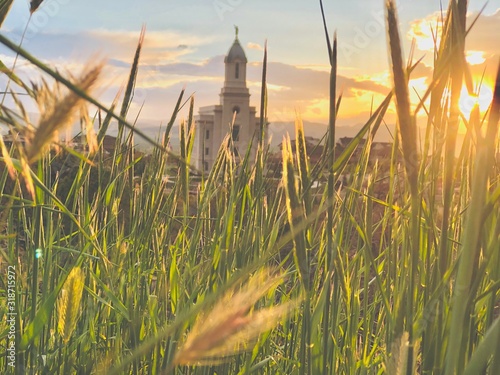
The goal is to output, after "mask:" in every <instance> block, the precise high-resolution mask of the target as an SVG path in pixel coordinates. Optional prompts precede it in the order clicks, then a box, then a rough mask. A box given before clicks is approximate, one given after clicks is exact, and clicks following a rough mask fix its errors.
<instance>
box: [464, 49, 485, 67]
mask: <svg viewBox="0 0 500 375" xmlns="http://www.w3.org/2000/svg"><path fill="white" fill-rule="evenodd" d="M465 59H466V60H467V62H468V63H469V64H470V65H481V64H482V63H484V62H485V61H486V58H485V57H484V52H483V51H467V52H466V55H465Z"/></svg>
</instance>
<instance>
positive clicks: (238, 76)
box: [234, 63, 240, 79]
mask: <svg viewBox="0 0 500 375" xmlns="http://www.w3.org/2000/svg"><path fill="white" fill-rule="evenodd" d="M234 77H235V78H236V79H238V78H240V63H236V67H235V71H234Z"/></svg>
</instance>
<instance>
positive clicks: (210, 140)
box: [194, 28, 260, 171]
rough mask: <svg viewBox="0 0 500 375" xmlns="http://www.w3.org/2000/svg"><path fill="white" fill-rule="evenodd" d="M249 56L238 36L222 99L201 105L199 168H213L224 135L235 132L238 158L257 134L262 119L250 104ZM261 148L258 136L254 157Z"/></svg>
mask: <svg viewBox="0 0 500 375" xmlns="http://www.w3.org/2000/svg"><path fill="white" fill-rule="evenodd" d="M247 62H248V60H247V58H246V55H245V51H244V50H243V47H242V46H241V44H240V41H239V39H238V28H236V36H235V39H234V42H233V44H232V46H231V48H230V49H229V52H228V53H227V55H226V57H225V59H224V64H225V78H224V86H223V87H222V89H221V92H220V94H219V96H220V103H219V104H216V105H211V106H206V107H201V108H200V109H199V114H198V116H196V118H195V126H196V136H195V147H194V157H195V166H196V167H197V168H198V169H199V170H204V171H209V170H210V169H211V168H212V166H213V164H214V162H215V160H216V158H217V153H218V151H219V148H220V146H221V144H222V142H223V140H224V138H225V137H226V136H227V135H228V134H229V135H231V136H232V148H233V149H232V152H233V153H234V155H235V157H236V159H239V158H243V157H244V156H245V153H246V152H247V149H248V146H249V144H250V142H251V141H252V139H253V138H254V136H257V134H258V130H259V123H260V119H259V118H258V117H256V110H255V107H251V106H250V93H249V91H248V87H247V83H246V73H247ZM256 150H257V137H255V139H254V140H253V143H252V155H251V158H252V160H253V158H254V156H255V152H256Z"/></svg>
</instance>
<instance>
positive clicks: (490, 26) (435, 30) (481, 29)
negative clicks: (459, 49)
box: [407, 9, 500, 56]
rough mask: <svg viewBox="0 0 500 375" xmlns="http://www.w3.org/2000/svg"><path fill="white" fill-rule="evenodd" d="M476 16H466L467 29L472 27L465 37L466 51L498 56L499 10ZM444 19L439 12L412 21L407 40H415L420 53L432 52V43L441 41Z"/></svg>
mask: <svg viewBox="0 0 500 375" xmlns="http://www.w3.org/2000/svg"><path fill="white" fill-rule="evenodd" d="M478 14H479V13H478V12H470V13H469V14H467V27H468V28H469V27H471V26H472V28H471V30H470V32H469V34H468V35H467V39H466V50H473V51H478V52H483V53H484V54H485V55H487V56H491V55H494V54H498V53H499V52H500V49H499V46H498V25H499V24H500V9H498V10H497V11H496V12H494V13H493V14H490V15H486V14H481V15H479V16H478ZM444 17H446V15H442V14H441V12H434V13H432V14H430V15H428V16H427V17H425V18H422V19H417V20H414V21H412V22H411V23H410V30H409V31H408V33H407V37H408V39H410V40H413V39H415V42H416V46H417V48H418V49H419V50H421V51H428V52H432V51H434V46H435V42H434V41H436V45H439V43H440V41H441V33H442V30H443V22H442V21H443V19H444ZM476 18H477V21H476ZM475 21H476V22H475ZM474 22H475V23H474ZM473 23H474V25H473Z"/></svg>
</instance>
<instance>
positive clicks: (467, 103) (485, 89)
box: [459, 83, 493, 119]
mask: <svg viewBox="0 0 500 375" xmlns="http://www.w3.org/2000/svg"><path fill="white" fill-rule="evenodd" d="M491 86H492V85H490V84H489V83H483V84H482V85H481V87H480V88H479V90H478V91H479V92H478V93H477V94H473V95H470V94H469V92H468V90H467V87H465V86H464V87H462V92H461V95H460V102H459V105H460V111H461V112H462V114H463V115H464V116H465V118H467V119H468V118H469V117H470V114H471V112H472V109H473V108H474V106H475V105H476V104H477V105H478V106H479V111H480V112H481V114H484V113H485V112H486V111H487V110H488V108H489V106H490V104H491V101H492V100H493V89H492V88H491Z"/></svg>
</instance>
